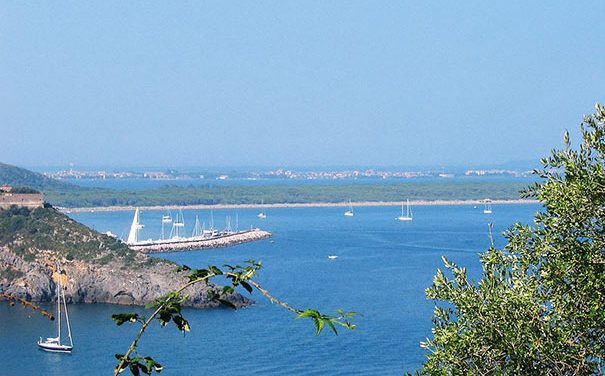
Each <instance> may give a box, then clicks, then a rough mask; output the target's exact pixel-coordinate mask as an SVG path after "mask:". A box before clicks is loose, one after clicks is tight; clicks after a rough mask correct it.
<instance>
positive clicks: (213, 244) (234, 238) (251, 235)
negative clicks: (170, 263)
mask: <svg viewBox="0 0 605 376" xmlns="http://www.w3.org/2000/svg"><path fill="white" fill-rule="evenodd" d="M269 237H271V233H270V232H268V231H263V230H260V229H253V230H249V231H242V232H237V233H234V234H230V235H224V236H220V237H216V238H209V239H201V240H189V241H183V242H166V243H161V244H143V245H130V248H132V249H134V250H137V251H141V252H145V253H159V252H174V251H187V250H192V249H202V248H219V247H228V246H231V245H235V244H240V243H247V242H252V241H256V240H261V239H266V238H269Z"/></svg>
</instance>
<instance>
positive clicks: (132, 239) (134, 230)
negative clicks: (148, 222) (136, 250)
mask: <svg viewBox="0 0 605 376" xmlns="http://www.w3.org/2000/svg"><path fill="white" fill-rule="evenodd" d="M143 227H144V226H143V225H142V224H141V222H140V218H139V208H136V210H135V211H134V218H132V224H131V225H130V232H129V233H128V240H126V244H134V243H136V242H138V241H139V231H140V230H141V229H142V228H143Z"/></svg>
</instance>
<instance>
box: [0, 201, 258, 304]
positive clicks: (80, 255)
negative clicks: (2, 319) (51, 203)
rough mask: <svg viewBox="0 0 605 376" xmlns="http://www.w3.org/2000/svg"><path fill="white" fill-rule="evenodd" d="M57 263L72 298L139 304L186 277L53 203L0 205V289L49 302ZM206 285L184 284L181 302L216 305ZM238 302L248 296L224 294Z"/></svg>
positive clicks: (242, 302)
mask: <svg viewBox="0 0 605 376" xmlns="http://www.w3.org/2000/svg"><path fill="white" fill-rule="evenodd" d="M57 263H59V265H60V267H61V269H63V270H65V271H66V273H67V276H68V278H69V283H68V284H67V286H66V297H67V300H68V302H72V303H116V304H137V305H144V304H147V303H150V302H152V301H153V300H154V299H157V298H159V297H161V296H162V295H164V294H166V293H168V292H170V291H174V290H176V289H178V288H179V287H180V286H182V285H183V284H185V283H186V282H187V279H186V277H185V275H184V274H183V273H177V272H175V269H176V264H174V263H172V262H168V261H165V260H161V259H156V258H153V257H150V256H147V255H146V254H143V253H140V252H138V251H134V250H132V249H130V248H128V247H127V246H126V245H125V244H124V243H122V242H120V241H118V240H117V239H115V238H112V237H110V236H107V235H104V234H100V233H98V232H96V231H94V230H91V229H90V228H88V227H86V226H84V225H82V224H80V223H78V222H76V221H74V220H72V219H71V218H69V217H67V216H65V215H63V214H61V213H59V212H58V211H56V210H55V209H53V208H38V209H35V210H31V211H30V210H28V209H25V208H16V207H13V208H12V209H9V210H0V291H3V292H6V293H9V294H12V295H15V296H19V297H22V298H25V299H28V300H32V301H37V302H48V301H52V299H53V298H54V296H55V293H56V290H55V288H56V286H55V284H54V282H53V281H52V278H51V276H52V271H53V269H54V268H55V265H56V264H57ZM211 288H213V285H212V284H208V285H201V286H199V287H196V288H195V289H189V290H187V291H186V293H188V294H189V296H190V298H189V299H188V300H187V302H186V305H190V306H197V307H210V306H218V303H217V302H214V301H209V300H208V292H209V291H208V290H209V289H211ZM227 299H228V300H230V301H231V302H232V303H234V304H236V305H239V306H243V305H248V304H250V303H251V301H250V300H248V299H246V298H244V297H243V296H241V295H239V294H234V295H231V296H229V297H227Z"/></svg>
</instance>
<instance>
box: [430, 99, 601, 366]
mask: <svg viewBox="0 0 605 376" xmlns="http://www.w3.org/2000/svg"><path fill="white" fill-rule="evenodd" d="M581 134H582V142H581V143H580V145H579V147H577V148H574V147H573V146H572V144H571V141H570V137H569V133H567V132H566V133H565V136H564V147H563V148H562V149H560V150H553V151H552V155H551V156H550V157H547V158H544V159H542V161H541V162H542V165H543V168H542V169H541V170H536V171H535V173H536V174H537V175H538V176H539V177H540V178H541V179H542V180H541V181H540V182H538V183H536V184H534V185H533V186H531V187H529V188H528V189H527V190H525V191H524V192H523V195H524V196H526V197H533V198H536V199H538V200H539V201H540V202H541V203H542V204H543V211H542V212H539V213H537V214H536V215H535V217H534V223H533V224H532V225H522V224H516V225H514V226H513V227H511V228H510V229H509V230H508V231H507V232H506V233H505V237H506V240H507V244H506V246H505V247H504V248H503V249H497V248H495V247H493V246H492V247H491V248H490V249H488V250H487V251H486V252H485V253H483V254H482V255H481V257H480V259H481V264H482V268H483V270H482V277H481V279H480V280H479V281H476V282H474V281H470V280H469V279H468V277H467V272H466V269H465V268H463V267H459V266H457V265H456V264H454V263H453V262H450V261H449V260H446V259H445V258H444V264H445V269H446V272H445V273H444V272H443V271H441V270H438V271H437V274H436V275H435V277H434V280H433V284H432V286H430V287H429V288H428V289H427V290H426V295H427V297H428V298H429V299H432V300H435V301H436V306H435V311H434V317H433V323H434V327H433V336H432V338H430V339H427V340H426V341H425V342H423V343H422V344H421V346H422V347H424V348H425V349H427V350H428V355H427V358H426V361H425V363H424V364H423V367H422V369H421V370H420V371H419V373H421V374H430V375H464V374H468V375H485V374H511V375H531V374H540V375H602V374H604V373H605V364H604V363H605V362H604V358H605V232H604V228H603V223H604V221H605V167H604V166H605V164H604V162H605V108H604V107H603V106H601V105H599V104H597V105H596V110H595V112H594V113H593V114H592V115H589V116H586V117H585V118H584V121H583V122H582V125H581Z"/></svg>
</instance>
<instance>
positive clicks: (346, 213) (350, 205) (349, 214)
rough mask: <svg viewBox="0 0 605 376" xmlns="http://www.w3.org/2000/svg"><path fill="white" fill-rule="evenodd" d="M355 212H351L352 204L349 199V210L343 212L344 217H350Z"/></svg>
mask: <svg viewBox="0 0 605 376" xmlns="http://www.w3.org/2000/svg"><path fill="white" fill-rule="evenodd" d="M354 215H355V214H354V213H353V204H352V203H351V200H349V210H347V211H346V212H345V217H352V216H354Z"/></svg>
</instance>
